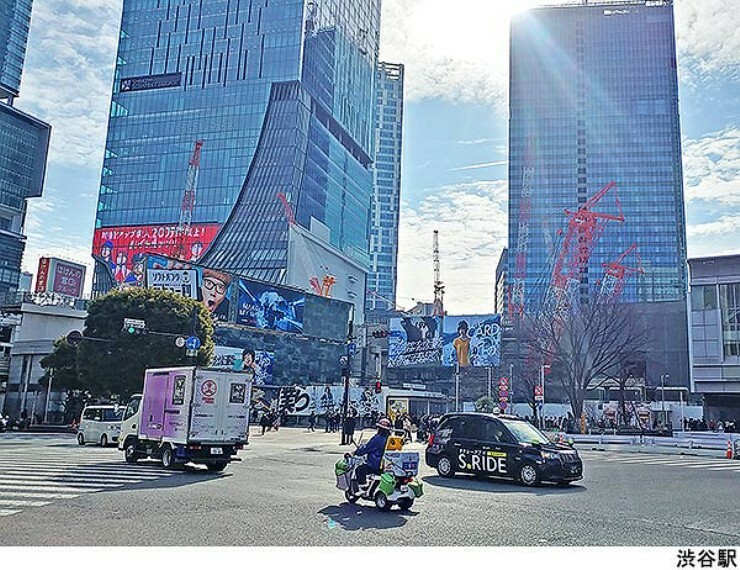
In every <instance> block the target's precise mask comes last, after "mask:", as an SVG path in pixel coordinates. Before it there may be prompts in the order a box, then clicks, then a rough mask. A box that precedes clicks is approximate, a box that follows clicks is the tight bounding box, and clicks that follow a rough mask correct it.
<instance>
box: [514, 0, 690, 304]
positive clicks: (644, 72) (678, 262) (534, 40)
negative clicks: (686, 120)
mask: <svg viewBox="0 0 740 570" xmlns="http://www.w3.org/2000/svg"><path fill="white" fill-rule="evenodd" d="M676 67H677V66H676V42H675V31H674V18H673V2H672V1H671V0H659V1H646V0H632V1H627V2H625V1H620V2H606V1H597V2H589V3H584V4H583V5H567V6H557V7H547V8H540V9H534V10H531V11H529V12H526V13H524V14H521V15H519V16H518V17H516V18H515V19H514V20H513V22H512V27H511V78H510V141H509V148H510V151H509V153H510V154H509V188H510V190H509V250H510V256H509V275H510V276H511V278H513V279H516V280H518V284H521V286H522V288H523V293H522V297H523V304H524V306H525V308H526V310H528V311H529V310H533V311H536V310H538V309H539V308H540V307H541V306H542V304H543V302H544V299H545V297H546V295H547V289H548V286H549V284H550V282H551V275H552V273H553V269H554V266H555V265H556V261H557V260H558V257H559V255H560V253H561V248H564V247H568V244H567V243H565V242H566V238H567V237H568V222H569V218H568V215H567V214H566V213H564V212H565V211H566V210H567V211H568V212H571V213H573V212H576V210H577V209H579V208H582V207H584V206H586V207H588V208H589V209H590V211H591V212H594V213H595V214H597V215H596V216H595V221H596V223H595V228H594V231H593V232H592V242H591V246H590V247H591V252H590V259H589V260H588V262H587V264H586V266H585V267H584V268H583V271H582V272H580V275H579V276H578V280H579V281H580V283H578V284H577V286H578V288H579V289H580V291H581V294H582V295H584V294H592V293H594V292H597V291H599V290H600V289H601V288H602V286H603V284H604V282H605V265H604V264H610V263H612V262H618V264H620V265H621V266H623V267H628V268H634V269H638V268H640V269H641V271H642V272H636V273H631V272H629V271H628V272H627V274H626V276H624V277H623V278H622V285H623V290H622V292H621V296H622V300H623V301H626V302H663V301H680V300H683V299H685V296H686V289H687V284H686V276H685V273H686V272H685V264H686V223H685V214H684V200H683V174H682V166H681V133H680V121H679V108H678V80H677V72H676ZM611 182H614V183H615V185H614V186H612V187H610V188H608V189H607V190H606V191H605V192H603V196H599V194H600V191H601V190H602V189H604V188H605V187H606V186H607V185H608V184H609V183H611ZM573 218H574V216H571V219H573ZM577 237H578V238H579V239H580V238H581V237H582V235H580V234H579V235H578V236H577ZM632 246H634V247H632ZM571 247H573V245H572V244H571ZM625 253H626V255H625V256H624V257H621V256H622V254H625ZM517 268H518V271H517Z"/></svg>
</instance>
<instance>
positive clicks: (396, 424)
mask: <svg viewBox="0 0 740 570" xmlns="http://www.w3.org/2000/svg"><path fill="white" fill-rule="evenodd" d="M393 428H394V429H396V430H398V431H403V415H402V414H396V421H394V422H393Z"/></svg>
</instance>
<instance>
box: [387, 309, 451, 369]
mask: <svg viewBox="0 0 740 570" xmlns="http://www.w3.org/2000/svg"><path fill="white" fill-rule="evenodd" d="M441 360H442V319H441V318H440V317H402V318H400V319H391V320H390V337H389V340H388V366H390V367H391V368H395V367H402V366H418V365H432V366H434V365H438V364H440V362H441Z"/></svg>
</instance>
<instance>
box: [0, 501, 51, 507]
mask: <svg viewBox="0 0 740 570" xmlns="http://www.w3.org/2000/svg"><path fill="white" fill-rule="evenodd" d="M50 504H51V501H19V500H15V501H13V500H9V499H0V505H1V506H4V507H44V506H46V505H50Z"/></svg>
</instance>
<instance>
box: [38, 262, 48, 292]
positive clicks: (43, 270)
mask: <svg viewBox="0 0 740 570" xmlns="http://www.w3.org/2000/svg"><path fill="white" fill-rule="evenodd" d="M50 264H51V259H49V258H48V257H42V258H41V259H39V271H38V275H37V276H36V293H45V292H46V283H47V281H48V280H49V265H50Z"/></svg>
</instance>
